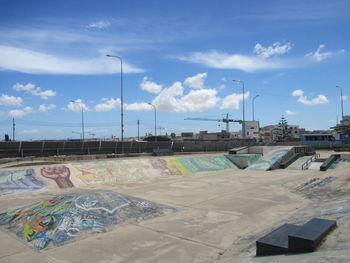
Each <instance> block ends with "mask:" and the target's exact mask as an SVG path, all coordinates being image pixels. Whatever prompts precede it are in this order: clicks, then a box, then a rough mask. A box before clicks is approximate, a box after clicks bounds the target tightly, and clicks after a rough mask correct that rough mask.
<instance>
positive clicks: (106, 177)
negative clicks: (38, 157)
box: [0, 155, 237, 195]
mask: <svg viewBox="0 0 350 263" xmlns="http://www.w3.org/2000/svg"><path fill="white" fill-rule="evenodd" d="M236 168H237V166H235V165H234V164H233V163H232V162H231V161H230V160H228V159H227V158H226V157H225V156H224V155H195V156H176V157H159V158H131V159H118V160H116V159H113V160H97V161H96V160H93V161H83V162H72V163H68V164H54V165H46V166H36V167H33V168H13V169H1V170H0V195H7V194H18V193H21V192H23V193H24V192H28V191H37V190H47V189H54V188H57V187H58V188H60V189H67V188H73V187H78V188H81V187H85V186H88V185H91V184H96V183H103V184H113V183H118V182H128V181H138V180H142V179H144V178H147V177H150V178H157V177H161V176H168V175H186V174H193V173H197V172H203V171H219V170H225V169H236Z"/></svg>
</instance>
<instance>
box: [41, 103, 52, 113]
mask: <svg viewBox="0 0 350 263" xmlns="http://www.w3.org/2000/svg"><path fill="white" fill-rule="evenodd" d="M55 108H56V105H55V104H49V105H45V104H41V105H40V106H39V108H38V111H39V112H47V111H49V110H53V109H55Z"/></svg>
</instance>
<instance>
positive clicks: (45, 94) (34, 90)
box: [12, 83, 56, 100]
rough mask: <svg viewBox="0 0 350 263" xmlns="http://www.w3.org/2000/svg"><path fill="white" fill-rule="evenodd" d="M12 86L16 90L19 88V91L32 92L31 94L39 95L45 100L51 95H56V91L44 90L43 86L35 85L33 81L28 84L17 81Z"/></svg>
mask: <svg viewBox="0 0 350 263" xmlns="http://www.w3.org/2000/svg"><path fill="white" fill-rule="evenodd" d="M12 88H13V89H14V90H17V91H24V92H27V93H30V94H32V95H34V96H38V97H40V98H42V99H44V100H46V99H48V98H49V97H54V96H56V92H55V91H53V90H50V89H48V90H44V91H42V90H41V88H39V87H36V86H35V85H33V84H31V83H28V84H26V85H23V84H19V83H16V84H15V85H13V86H12Z"/></svg>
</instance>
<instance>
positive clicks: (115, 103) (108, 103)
mask: <svg viewBox="0 0 350 263" xmlns="http://www.w3.org/2000/svg"><path fill="white" fill-rule="evenodd" d="M102 100H103V103H99V104H97V105H95V111H97V112H104V111H110V110H113V109H115V108H117V107H119V106H120V103H121V102H120V99H119V98H117V99H113V98H111V99H108V98H103V99H102Z"/></svg>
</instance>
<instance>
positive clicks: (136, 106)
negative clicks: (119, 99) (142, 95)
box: [124, 102, 153, 111]
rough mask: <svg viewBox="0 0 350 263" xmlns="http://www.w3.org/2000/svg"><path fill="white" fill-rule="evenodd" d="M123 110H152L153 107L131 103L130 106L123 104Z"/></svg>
mask: <svg viewBox="0 0 350 263" xmlns="http://www.w3.org/2000/svg"><path fill="white" fill-rule="evenodd" d="M124 108H125V109H126V110H133V111H149V110H153V107H152V106H151V105H149V104H148V103H146V102H135V103H131V104H125V105H124Z"/></svg>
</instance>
